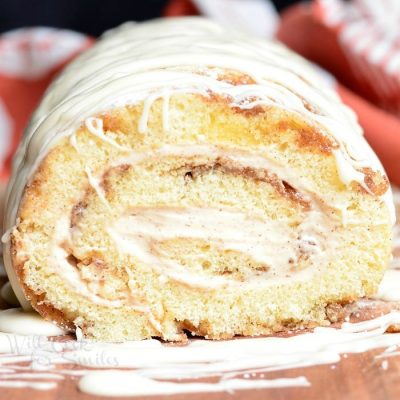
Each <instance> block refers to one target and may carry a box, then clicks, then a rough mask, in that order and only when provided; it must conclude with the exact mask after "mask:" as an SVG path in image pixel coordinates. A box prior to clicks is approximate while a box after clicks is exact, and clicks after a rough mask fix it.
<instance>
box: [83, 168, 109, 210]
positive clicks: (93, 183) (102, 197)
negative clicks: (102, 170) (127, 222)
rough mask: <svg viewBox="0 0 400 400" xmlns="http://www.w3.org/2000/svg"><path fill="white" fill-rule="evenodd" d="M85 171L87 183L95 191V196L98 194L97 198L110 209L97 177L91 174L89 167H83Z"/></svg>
mask: <svg viewBox="0 0 400 400" xmlns="http://www.w3.org/2000/svg"><path fill="white" fill-rule="evenodd" d="M85 172H86V175H87V177H88V180H89V185H90V186H91V187H92V188H93V190H94V191H95V192H96V193H97V196H99V199H100V200H101V202H102V203H103V204H104V205H105V206H106V207H107V208H108V209H110V205H109V203H108V201H107V199H106V195H105V193H104V190H103V189H102V188H101V186H100V184H99V181H98V179H96V178H95V177H94V176H93V175H92V172H91V171H90V169H89V167H87V166H86V167H85Z"/></svg>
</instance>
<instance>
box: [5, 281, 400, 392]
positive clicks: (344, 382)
mask: <svg viewBox="0 0 400 400" xmlns="http://www.w3.org/2000/svg"><path fill="white" fill-rule="evenodd" d="M4 282H5V279H3V280H2V281H1V282H0V283H1V284H3V283H4ZM0 306H1V307H2V308H6V307H7V305H6V304H5V303H4V301H3V300H2V302H1V303H0ZM381 352H382V350H373V351H369V352H365V353H360V354H344V355H342V359H341V361H340V362H339V363H336V364H329V365H320V366H313V367H307V368H296V369H291V370H285V371H278V372H271V373H263V376H262V377H263V378H267V379H275V378H296V377H298V376H305V377H306V378H307V379H308V380H309V382H310V383H311V386H310V387H293V388H279V389H259V390H244V391H236V392H234V393H227V392H221V393H203V394H201V393H199V394H186V395H185V394H183V395H174V396H162V397H153V396H147V397H145V399H146V400H152V399H154V400H155V399H157V400H164V399H165V400H169V399H174V400H184V399H188V398H190V399H191V400H200V399H210V400H222V399H224V400H225V399H226V400H228V399H229V400H230V399H233V398H234V399H240V400H258V399H271V400H299V399H310V400H314V399H315V400H317V399H318V400H331V399H335V400H336V399H357V400H358V399H360V400H397V399H400V356H393V357H389V358H387V359H386V360H387V367H386V368H384V367H385V363H383V361H384V360H385V359H382V358H379V359H376V358H375V356H376V355H377V354H380V353H381ZM0 357H1V356H0ZM21 365H24V364H23V363H22V364H21ZM66 368H69V369H73V368H74V367H72V366H63V369H66ZM254 377H255V378H257V375H254ZM258 377H260V376H258ZM78 380H79V377H69V376H66V377H65V380H63V381H59V382H58V386H57V388H55V389H51V390H44V391H40V390H32V389H14V388H13V389H7V388H0V400H26V399H29V400H39V399H40V400H55V399H60V400H71V399H77V400H90V399H91V400H93V399H95V398H98V397H95V396H90V395H86V394H84V393H81V392H80V391H79V390H78V388H77V383H78ZM41 381H44V380H41ZM107 398H108V397H101V399H107ZM126 398H127V397H112V399H126ZM135 399H139V397H135Z"/></svg>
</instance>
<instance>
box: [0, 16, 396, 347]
mask: <svg viewBox="0 0 400 400" xmlns="http://www.w3.org/2000/svg"><path fill="white" fill-rule="evenodd" d="M5 212H6V215H5V229H6V234H5V236H4V238H3V241H4V242H5V247H4V250H5V251H4V253H5V263H6V267H7V271H8V274H9V277H10V280H11V282H12V285H13V287H14V290H15V291H16V293H17V295H18V297H19V300H20V301H21V303H22V304H23V306H24V307H27V308H28V307H33V308H34V309H35V310H37V311H38V312H39V313H40V314H42V315H43V316H44V317H45V318H47V319H49V320H53V321H55V322H56V323H57V324H59V325H61V326H65V327H68V328H74V327H79V328H80V329H81V330H82V332H83V334H84V335H85V336H86V337H90V338H94V339H97V340H107V341H123V340H130V339H144V338H150V337H160V338H162V339H164V340H170V341H177V340H183V339H185V338H186V334H187V333H190V334H192V335H201V336H204V337H206V338H210V339H223V338H230V337H233V336H234V335H263V334H270V333H272V332H276V331H280V330H282V329H285V328H286V327H290V328H296V327H307V326H315V325H326V324H328V323H329V312H328V311H329V309H330V307H331V306H332V305H334V306H336V305H338V304H339V305H340V304H343V303H347V302H351V301H353V300H355V299H357V298H359V297H362V296H371V295H373V294H374V293H375V291H376V290H377V287H378V284H379V282H380V280H381V278H382V276H383V273H384V271H385V268H386V265H387V263H388V260H389V258H390V249H391V228H392V224H393V203H392V198H391V192H390V186H389V182H388V179H387V177H386V175H385V172H384V170H383V168H382V166H381V164H380V163H379V161H378V159H377V157H376V156H375V154H374V153H373V151H372V150H371V149H370V147H369V146H368V144H367V143H366V141H365V140H364V138H363V136H362V132H361V129H360V127H359V125H358V124H357V121H356V118H355V116H354V114H353V113H352V112H351V111H350V110H349V109H348V108H346V107H345V106H344V105H343V104H342V103H341V102H340V100H339V98H338V97H337V96H336V95H335V94H334V93H333V92H332V91H331V90H330V89H328V88H326V87H325V86H324V85H323V84H322V83H321V81H320V80H319V79H318V77H317V76H315V75H314V72H313V71H312V69H311V67H310V66H309V65H308V64H307V63H306V62H305V61H304V60H303V59H301V58H299V57H298V56H296V55H294V54H293V53H291V52H289V51H288V50H286V49H285V48H283V47H282V46H280V45H278V44H275V43H268V42H266V41H261V40H257V39H255V38H251V37H247V36H243V35H242V34H239V33H238V32H235V31H230V30H227V29H225V28H222V27H220V26H218V25H215V24H214V23H212V22H210V21H207V20H205V19H201V18H182V19H168V20H155V21H151V22H146V23H140V24H134V23H127V24H125V25H123V26H121V27H119V28H117V29H115V30H112V31H110V32H107V33H106V34H105V35H104V36H103V37H102V38H101V39H100V40H99V41H98V42H97V44H96V45H95V46H94V47H93V48H91V49H90V50H88V51H87V52H86V53H84V54H83V55H81V56H80V57H78V58H77V59H76V60H75V61H74V62H73V63H72V64H70V65H69V66H68V67H67V68H66V69H65V70H64V72H63V73H62V74H61V75H60V76H59V77H58V78H57V79H56V80H55V81H54V82H53V84H52V85H51V86H50V88H49V89H48V91H47V93H46V94H45V96H44V98H43V101H42V103H41V104H40V106H39V108H38V109H37V110H36V112H35V113H34V115H33V117H32V120H31V122H30V124H29V126H28V128H27V130H26V133H25V136H24V139H23V142H22V143H21V145H20V148H19V150H18V153H17V156H16V159H15V162H14V169H13V175H12V179H11V182H10V184H9V190H8V197H7V205H6V210H5Z"/></svg>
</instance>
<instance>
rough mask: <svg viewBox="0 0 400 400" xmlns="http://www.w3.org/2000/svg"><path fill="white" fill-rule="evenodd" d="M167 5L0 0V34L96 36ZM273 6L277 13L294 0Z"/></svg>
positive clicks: (129, 0) (156, 0)
mask: <svg viewBox="0 0 400 400" xmlns="http://www.w3.org/2000/svg"><path fill="white" fill-rule="evenodd" d="M246 1H249V0H244V2H246ZM167 3H168V1H167V0H145V1H133V0H0V32H5V31H8V30H10V29H15V28H20V27H26V26H38V25H42V26H54V27H58V28H65V29H72V30H75V31H79V32H83V33H86V34H88V35H93V36H98V35H100V34H101V33H102V32H104V31H105V30H106V29H110V28H112V27H114V26H116V25H119V24H121V23H122V22H125V21H127V20H135V21H143V20H146V19H150V18H156V17H160V16H161V15H162V14H163V12H164V9H165V7H166V5H167ZM273 3H274V5H275V6H276V8H277V9H278V10H281V9H282V8H284V7H286V6H288V5H289V4H291V3H295V0H292V1H291V0H274V1H273Z"/></svg>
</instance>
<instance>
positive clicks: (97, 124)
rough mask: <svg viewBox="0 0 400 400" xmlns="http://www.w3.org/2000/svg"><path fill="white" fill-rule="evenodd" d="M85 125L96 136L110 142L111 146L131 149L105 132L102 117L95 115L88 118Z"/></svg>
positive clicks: (126, 149)
mask: <svg viewBox="0 0 400 400" xmlns="http://www.w3.org/2000/svg"><path fill="white" fill-rule="evenodd" d="M85 125H86V128H87V129H88V131H89V132H90V133H92V134H93V135H94V136H96V137H97V138H98V139H100V140H102V141H104V142H106V143H108V144H110V145H111V146H113V147H115V148H117V149H118V150H123V151H131V149H130V148H127V147H124V146H121V145H120V144H118V143H117V142H116V141H115V140H113V139H111V138H109V137H108V136H106V135H105V134H104V129H103V120H102V119H101V118H94V117H90V118H86V120H85Z"/></svg>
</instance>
